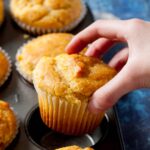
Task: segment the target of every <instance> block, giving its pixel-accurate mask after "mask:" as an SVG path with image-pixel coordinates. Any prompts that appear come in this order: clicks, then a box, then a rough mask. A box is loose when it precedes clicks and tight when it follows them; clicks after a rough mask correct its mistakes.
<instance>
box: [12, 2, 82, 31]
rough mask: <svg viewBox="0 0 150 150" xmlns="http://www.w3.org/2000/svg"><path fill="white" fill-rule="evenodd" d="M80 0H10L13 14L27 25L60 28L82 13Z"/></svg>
mask: <svg viewBox="0 0 150 150" xmlns="http://www.w3.org/2000/svg"><path fill="white" fill-rule="evenodd" d="M81 1H82V0H30V1H29V0H11V3H10V8H11V12H12V14H13V16H14V17H15V18H16V19H18V20H20V21H21V22H24V23H25V24H27V25H30V26H34V27H42V28H45V29H47V28H51V29H61V28H63V27H64V26H67V25H70V24H71V23H72V22H74V21H76V20H77V19H78V18H79V17H80V16H81V13H82V11H83V10H82V9H83V6H82V2H81Z"/></svg>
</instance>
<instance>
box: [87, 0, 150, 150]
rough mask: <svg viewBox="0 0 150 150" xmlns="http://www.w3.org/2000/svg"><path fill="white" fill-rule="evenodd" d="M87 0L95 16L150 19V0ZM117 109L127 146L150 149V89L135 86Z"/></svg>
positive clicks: (127, 147)
mask: <svg viewBox="0 0 150 150" xmlns="http://www.w3.org/2000/svg"><path fill="white" fill-rule="evenodd" d="M85 1H86V2H87V3H88V5H89V7H90V9H91V11H92V13H93V16H94V18H95V20H97V19H111V18H119V19H129V18H135V17H136V18H141V19H144V20H150V0H85ZM111 55H112V54H111ZM108 57H111V56H108ZM117 111H118V116H119V121H120V124H121V128H122V132H123V138H124V142H125V148H126V150H150V89H141V90H136V91H133V92H131V93H129V94H127V95H125V96H124V97H122V98H121V100H120V101H119V102H118V104H117Z"/></svg>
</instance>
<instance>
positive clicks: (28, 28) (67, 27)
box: [10, 0, 87, 35]
mask: <svg viewBox="0 0 150 150" xmlns="http://www.w3.org/2000/svg"><path fill="white" fill-rule="evenodd" d="M11 1H13V0H11ZM58 1H59V0H58ZM52 3H53V2H52ZM59 3H62V2H59ZM59 3H58V4H57V2H56V4H53V5H58V6H55V7H59V5H60V4H59ZM81 5H82V10H81V14H80V16H79V17H78V18H77V19H75V20H74V21H72V22H70V23H69V24H67V25H64V26H63V27H57V28H56V26H57V25H52V27H51V26H49V27H43V26H42V25H40V26H38V27H37V26H35V25H30V24H28V23H25V22H24V21H22V20H20V19H19V18H17V17H16V16H15V14H14V13H13V8H12V4H11V3H10V11H11V16H12V18H13V19H14V21H15V22H16V23H17V24H18V26H20V27H21V28H22V29H23V30H25V31H27V32H29V33H31V34H34V35H41V34H46V33H55V32H68V31H71V30H72V29H74V28H75V27H77V26H78V24H79V23H80V22H81V21H82V20H83V18H84V17H85V15H86V13H87V8H86V5H85V3H84V2H83V1H82V0H81ZM62 9H63V8H62ZM54 10H55V9H54ZM68 13H69V12H68ZM72 13H73V12H72ZM66 19H68V18H64V19H63V20H66ZM54 20H55V19H54ZM56 20H57V21H58V22H59V19H56ZM62 22H63V21H62Z"/></svg>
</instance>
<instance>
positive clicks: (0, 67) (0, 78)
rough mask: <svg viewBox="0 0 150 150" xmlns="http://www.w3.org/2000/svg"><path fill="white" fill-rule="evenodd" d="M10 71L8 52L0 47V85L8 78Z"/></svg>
mask: <svg viewBox="0 0 150 150" xmlns="http://www.w3.org/2000/svg"><path fill="white" fill-rule="evenodd" d="M10 72H11V61H10V58H9V56H8V54H7V53H6V52H5V51H4V50H2V48H1V47H0V87H1V86H2V85H3V84H4V83H5V81H6V80H7V79H8V77H9V75H10Z"/></svg>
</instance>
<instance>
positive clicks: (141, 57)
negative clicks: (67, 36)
mask: <svg viewBox="0 0 150 150" xmlns="http://www.w3.org/2000/svg"><path fill="white" fill-rule="evenodd" d="M116 42H126V43H127V44H128V47H127V48H124V49H122V50H120V51H119V52H118V53H117V54H116V55H115V56H114V57H113V58H112V60H111V61H110V62H109V65H110V66H111V67H115V68H116V69H119V70H120V71H119V72H118V74H117V75H116V76H115V77H114V78H113V79H112V80H110V81H109V82H108V83H106V84H105V85H104V86H103V87H101V88H99V89H98V90H97V91H96V92H95V93H94V94H93V96H92V98H91V101H90V103H89V109H90V110H91V111H92V112H95V113H98V112H100V111H104V110H107V109H108V108H110V107H112V106H113V105H114V104H115V103H116V102H117V101H118V100H119V98H120V97H121V96H123V95H124V94H126V93H128V92H129V91H132V90H134V89H138V88H145V87H150V23H149V22H145V21H142V20H139V19H131V20H124V21H121V20H99V21H96V22H95V23H93V24H92V25H90V26H89V27H87V28H86V29H84V30H83V31H81V32H80V33H79V34H77V35H76V36H75V37H74V38H73V39H72V41H71V42H70V44H69V45H68V46H67V48H66V52H68V53H70V54H71V53H77V52H80V51H81V50H82V49H83V48H84V47H86V46H87V45H88V44H90V46H89V48H88V50H87V52H86V54H85V55H87V56H94V57H99V56H100V55H102V54H104V53H105V52H106V51H107V50H108V49H109V48H110V47H111V46H112V45H113V44H115V43H116Z"/></svg>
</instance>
